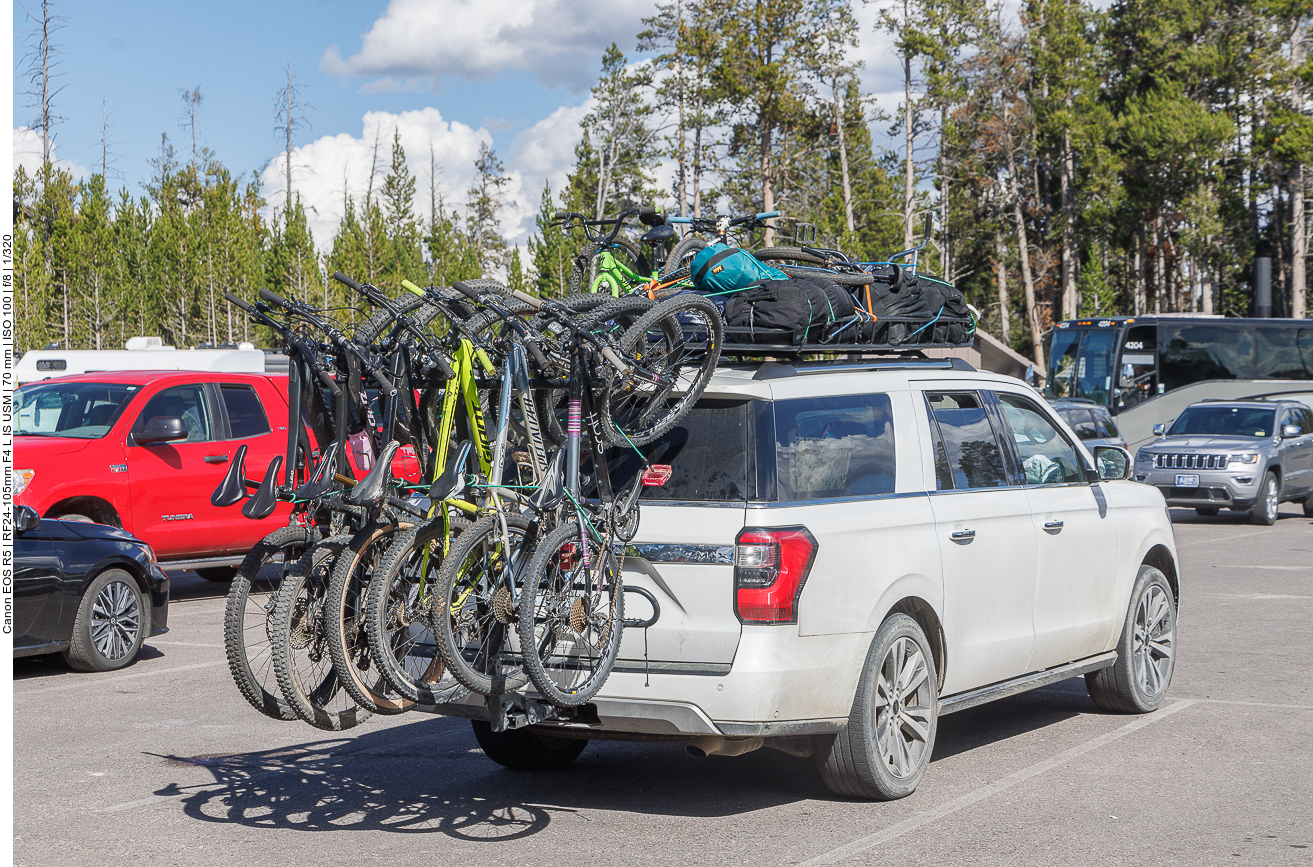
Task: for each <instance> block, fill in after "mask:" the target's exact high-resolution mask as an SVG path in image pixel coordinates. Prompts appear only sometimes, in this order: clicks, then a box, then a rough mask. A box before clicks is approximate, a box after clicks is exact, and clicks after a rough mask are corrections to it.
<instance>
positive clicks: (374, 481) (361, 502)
mask: <svg viewBox="0 0 1313 867" xmlns="http://www.w3.org/2000/svg"><path fill="white" fill-rule="evenodd" d="M399 448H401V443H399V442H397V441H396V440H389V441H388V444H387V445H385V446H383V453H382V454H380V455H379V456H378V460H377V461H375V462H374V466H372V467H370V468H369V472H367V473H365V477H364V478H363V479H361V480H360V481H359V482H357V483H356V486H355V487H354V488H352V489H351V493H349V494H347V497H346V501H347V502H348V503H350V504H351V505H353V506H365V505H370V504H373V503H377V502H378V501H379V499H380V498H381V497H382V496H383V488H384V487H386V486H387V483H388V480H389V479H391V478H392V458H393V457H394V456H395V455H396V453H397V449H399Z"/></svg>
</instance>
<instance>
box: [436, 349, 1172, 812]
mask: <svg viewBox="0 0 1313 867" xmlns="http://www.w3.org/2000/svg"><path fill="white" fill-rule="evenodd" d="M1094 451H1095V453H1094V454H1091V453H1090V452H1089V451H1087V450H1086V448H1085V447H1084V446H1083V445H1082V444H1081V441H1080V439H1079V438H1078V437H1077V436H1075V435H1074V434H1073V432H1072V431H1071V429H1070V428H1069V427H1068V426H1067V425H1066V424H1065V423H1064V422H1063V421H1062V420H1061V418H1060V417H1059V416H1058V415H1057V414H1056V413H1055V412H1054V410H1053V409H1052V408H1050V407H1049V406H1048V404H1047V403H1046V402H1045V401H1044V399H1043V398H1042V397H1040V396H1039V395H1038V394H1037V393H1036V392H1035V391H1034V390H1033V389H1031V388H1030V387H1028V386H1026V385H1025V384H1024V383H1022V382H1020V381H1018V380H1016V379H1012V378H1008V377H1004V376H999V375H994V374H989V373H978V372H975V371H973V370H971V369H970V368H969V367H968V366H966V365H964V364H963V363H962V362H958V361H947V360H945V361H939V360H933V361H927V360H907V361H902V360H900V361H895V362H862V363H848V364H825V365H811V366H809V365H802V364H799V365H797V366H790V365H781V364H773V363H768V364H765V365H764V366H754V367H731V368H722V369H720V370H718V371H717V372H716V374H715V376H714V377H713V379H712V382H711V384H710V386H709V387H708V388H707V391H706V393H705V395H704V397H703V398H702V399H701V400H700V402H699V403H698V405H697V406H696V407H695V408H694V410H693V411H692V412H691V414H690V415H689V416H688V417H687V418H686V419H685V420H684V421H683V422H682V424H681V425H680V426H679V427H677V428H676V429H674V430H673V431H671V432H670V433H669V434H667V435H666V436H664V437H662V438H661V439H660V440H658V441H657V442H655V443H653V444H651V445H649V446H646V447H644V452H645V454H646V455H647V456H648V457H649V459H650V460H651V461H652V462H653V463H658V464H669V465H671V467H672V474H671V476H670V478H669V480H668V481H667V482H666V483H665V484H664V486H661V487H652V488H648V489H647V490H646V491H645V493H644V499H643V501H642V520H641V524H640V527H639V531H638V536H637V537H636V538H635V540H634V541H633V542H632V543H631V544H630V545H629V546H628V547H627V548H626V557H625V560H624V570H625V572H624V580H625V584H626V586H635V587H640V588H643V589H644V590H646V591H647V592H649V593H651V594H652V595H653V597H654V598H655V599H657V600H658V602H659V605H660V617H659V619H658V620H657V622H656V623H655V625H653V626H651V627H650V628H648V629H646V630H644V629H639V628H630V629H627V630H626V631H625V633H624V639H623V643H622V646H621V651H620V658H619V660H618V661H617V663H616V666H615V668H614V670H613V672H612V674H611V676H610V679H609V680H608V681H607V683H606V685H605V686H604V687H603V688H602V690H601V692H600V693H599V694H598V696H597V697H596V698H595V699H594V701H593V702H592V703H591V704H590V705H587V706H585V707H584V708H583V709H581V710H580V712H579V713H578V714H577V715H575V716H574V717H572V718H565V719H558V720H552V719H550V718H549V719H542V718H540V717H539V718H532V717H530V716H528V715H525V716H522V717H518V718H513V717H510V716H505V715H503V714H501V713H489V711H488V710H487V707H488V705H486V704H485V702H484V700H483V699H482V697H479V696H466V697H464V698H461V697H459V696H457V697H453V699H452V700H451V701H450V702H448V703H446V704H443V705H439V706H438V707H437V708H436V710H437V712H439V713H446V714H451V715H458V716H465V717H469V718H471V719H473V720H474V727H475V734H476V735H477V736H478V738H479V741H480V743H481V744H482V745H483V747H484V749H485V752H487V754H488V755H489V756H490V757H492V758H493V759H494V760H495V761H498V762H501V763H503V764H507V765H510V766H515V767H548V766H552V765H556V764H562V763H564V762H567V761H569V760H570V759H573V758H574V756H577V755H578V754H579V751H580V749H582V743H581V741H586V740H587V739H605V738H621V739H627V740H635V739H637V740H642V739H651V740H684V741H686V742H687V749H688V750H689V752H691V753H693V754H695V755H708V754H722V755H738V754H741V753H745V752H748V751H751V750H755V749H757V748H759V747H762V746H766V747H772V748H775V749H779V750H783V751H786V752H790V753H793V754H796V755H804V756H813V757H814V758H815V761H816V763H817V765H818V766H819V769H820V772H821V774H822V776H823V778H824V780H825V782H826V783H827V784H828V785H829V787H830V788H831V789H832V790H833V791H835V792H836V793H839V794H842V795H847V796H854V797H870V798H895V797H901V796H903V795H906V794H909V793H910V792H911V791H912V790H913V789H914V788H915V787H916V785H917V783H918V782H919V780H920V779H921V776H922V774H923V773H924V771H925V769H926V766H927V765H928V763H929V760H930V756H931V753H932V751H933V748H934V741H935V730H936V725H937V720H938V718H939V717H940V716H941V715H943V714H947V713H952V712H954V711H957V710H961V709H964V708H968V707H972V706H974V705H977V704H980V703H983V702H987V701H990V700H993V699H996V698H1000V697H1003V696H1007V695H1012V694H1014V693H1017V692H1020V691H1023V690H1026V689H1032V688H1035V687H1039V686H1043V685H1045V684H1049V683H1053V682H1056V681H1059V680H1063V679H1066V678H1071V677H1076V676H1084V677H1085V680H1086V683H1087V685H1088V688H1089V692H1090V694H1091V696H1092V697H1093V699H1094V701H1095V703H1096V704H1097V705H1098V706H1099V707H1101V708H1103V709H1105V710H1110V711H1117V712H1128V713H1144V712H1148V711H1152V710H1154V709H1156V708H1157V707H1158V706H1159V704H1160V703H1161V702H1162V701H1163V698H1164V695H1165V694H1166V691H1167V688H1168V685H1169V683H1170V681H1171V677H1172V671H1173V666H1174V661H1175V650H1176V640H1175V635H1176V603H1177V598H1178V596H1179V592H1180V578H1179V574H1178V569H1177V556H1176V547H1175V541H1174V539H1173V535H1172V526H1171V522H1170V520H1169V519H1168V516H1167V513H1166V509H1165V507H1164V503H1163V497H1162V494H1160V493H1159V491H1158V490H1157V489H1155V488H1153V487H1151V486H1148V485H1143V484H1138V483H1136V482H1134V481H1128V480H1126V477H1127V475H1128V474H1129V472H1130V466H1129V464H1130V457H1129V455H1127V453H1126V452H1125V451H1124V450H1122V449H1119V448H1115V447H1099V448H1097V449H1095V450H1094ZM637 469H638V461H637V458H636V457H632V456H631V457H630V458H622V459H620V461H619V465H618V466H617V470H616V477H615V479H614V480H615V482H616V484H617V486H621V485H623V484H624V483H625V482H626V481H628V479H629V478H631V477H632V476H631V475H629V474H632V473H633V472H635V471H636V470H637ZM625 604H626V609H627V610H626V616H627V617H629V618H636V619H643V618H647V617H649V616H650V614H651V607H650V603H647V602H645V601H643V600H642V599H641V598H640V594H639V593H630V594H626V598H625ZM499 718H500V719H499ZM490 720H491V722H490ZM530 723H533V724H530ZM517 725H518V726H520V727H518V728H517V727H516V726H517Z"/></svg>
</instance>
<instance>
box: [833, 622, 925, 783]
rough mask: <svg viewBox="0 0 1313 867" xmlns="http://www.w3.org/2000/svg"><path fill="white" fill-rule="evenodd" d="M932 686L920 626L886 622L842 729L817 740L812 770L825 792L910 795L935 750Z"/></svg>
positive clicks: (908, 623)
mask: <svg viewBox="0 0 1313 867" xmlns="http://www.w3.org/2000/svg"><path fill="white" fill-rule="evenodd" d="M909 663H910V664H909ZM938 683H939V681H938V675H937V672H936V671H935V660H934V655H933V654H932V653H931V652H930V643H929V642H928V641H926V637H925V633H924V632H922V631H921V627H920V626H919V625H917V622H916V621H915V620H913V619H912V618H910V617H908V616H907V615H906V614H894V615H892V616H890V617H889V618H888V619H887V620H885V622H884V623H883V624H881V625H880V629H879V631H877V632H876V633H875V640H874V641H872V642H871V649H870V651H869V652H868V653H867V655H866V663H865V665H864V666H863V669H862V678H861V681H860V682H859V683H858V685H857V697H856V699H855V700H854V701H853V709H852V713H851V714H850V715H849V717H848V722H847V724H846V725H845V726H844V727H843V730H842V731H841V732H839V733H838V734H837V735H835V736H834V739H833V741H832V742H830V743H829V744H826V743H825V741H824V740H823V739H821V738H817V744H816V747H817V749H816V753H815V757H816V764H817V767H818V768H819V769H820V772H821V778H822V779H823V780H824V781H825V785H826V786H827V787H828V788H829V789H830V791H832V792H834V793H835V794H836V795H842V796H845V797H850V798H873V799H875V800H879V801H892V800H894V799H896V798H904V797H906V796H908V795H910V794H912V792H914V791H915V790H916V787H917V784H918V783H920V782H921V777H922V776H924V775H925V770H926V767H927V766H929V764H930V756H931V754H932V753H933V752H934V748H935V731H936V730H937V728H938V725H939V689H938Z"/></svg>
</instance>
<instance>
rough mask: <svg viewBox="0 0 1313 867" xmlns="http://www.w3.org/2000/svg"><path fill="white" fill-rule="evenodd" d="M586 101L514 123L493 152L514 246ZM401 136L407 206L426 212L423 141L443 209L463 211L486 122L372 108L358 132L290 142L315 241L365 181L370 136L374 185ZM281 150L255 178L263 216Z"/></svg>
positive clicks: (556, 169)
mask: <svg viewBox="0 0 1313 867" xmlns="http://www.w3.org/2000/svg"><path fill="white" fill-rule="evenodd" d="M591 106H592V103H591V101H585V102H584V103H583V104H582V105H578V106H568V105H567V106H562V107H560V108H558V109H556V110H555V111H554V112H552V113H551V114H550V115H548V116H547V117H545V118H543V119H542V120H540V121H538V122H537V123H536V124H534V125H533V126H531V127H529V128H527V129H525V130H522V131H521V132H520V133H519V134H518V135H517V136H516V137H515V140H514V141H513V142H512V144H511V146H510V148H509V150H508V151H507V152H506V153H503V154H500V155H499V156H501V158H502V162H503V164H504V165H505V167H506V176H507V177H508V178H509V179H510V183H508V184H507V186H506V189H505V195H506V204H505V207H504V209H503V211H502V231H503V233H504V234H505V235H506V237H507V239H508V240H509V241H510V242H511V243H513V244H517V245H521V244H523V243H524V242H525V240H526V239H527V238H528V236H529V235H530V234H532V233H533V231H534V229H535V226H534V221H533V218H534V215H535V214H536V213H537V212H538V203H539V199H540V197H541V195H542V188H543V182H544V181H550V182H551V185H552V190H553V191H559V190H560V189H561V187H562V185H563V184H564V183H565V179H566V176H567V175H568V174H569V171H570V169H571V168H572V167H573V165H574V147H575V145H576V144H577V143H578V141H579V136H580V133H579V120H580V119H581V118H582V117H583V116H584V115H585V114H587V113H588V111H589V109H590V108H591ZM394 130H396V131H398V132H399V133H400V135H401V146H402V147H403V148H404V149H405V151H406V165H407V167H408V168H409V169H410V173H411V175H412V176H414V178H415V180H416V191H415V213H416V215H417V216H418V217H420V218H421V219H424V220H427V219H428V216H429V143H430V142H432V145H433V153H434V157H435V159H436V161H437V173H436V174H437V187H438V192H439V194H440V195H442V196H443V197H444V200H445V202H446V205H447V207H448V208H449V209H451V208H454V209H456V210H458V211H461V212H464V210H465V197H466V191H467V190H468V189H469V188H470V185H471V183H472V181H473V179H474V161H475V159H476V158H477V157H478V154H479V144H480V143H481V142H489V143H491V141H492V136H491V134H490V133H489V132H488V130H487V129H484V128H482V127H480V128H479V129H473V128H471V127H469V126H467V125H465V124H463V123H460V122H457V121H447V120H444V119H443V118H442V115H441V113H440V112H439V111H438V110H437V109H436V108H425V109H421V110H418V111H406V112H401V113H400V114H392V113H390V112H384V111H375V112H369V113H368V114H366V115H365V116H364V119H363V121H362V124H361V133H360V135H359V136H355V135H351V134H349V133H339V134H338V135H330V136H323V137H321V138H318V139H316V140H315V141H312V142H310V143H308V144H305V145H302V146H301V147H297V148H293V149H292V190H293V192H294V193H295V194H296V195H299V196H300V197H301V202H302V204H303V205H304V206H305V208H306V216H307V218H308V220H309V224H310V231H311V234H312V235H313V236H314V239H315V246H316V247H318V248H319V249H320V250H321V251H327V250H328V249H329V247H330V246H331V245H332V242H333V235H334V234H335V233H336V232H337V227H338V223H339V222H340V221H341V219H342V215H343V213H344V207H345V198H346V196H348V195H349V196H351V197H352V199H353V200H354V201H355V202H356V203H357V205H358V204H359V203H360V202H361V201H362V200H363V199H364V196H365V191H366V189H367V187H368V185H369V166H370V163H371V161H373V159H374V143H375V140H376V139H377V142H378V173H377V175H376V176H375V179H374V190H375V192H377V191H378V189H379V186H380V185H381V184H382V182H383V177H384V176H385V175H386V174H387V171H388V165H389V161H390V159H391V153H392V134H393V131H394ZM285 165H286V163H285V157H284V155H283V154H281V153H280V154H278V155H277V156H276V157H274V159H273V160H272V161H271V162H270V163H269V165H268V166H266V167H265V170H264V174H263V176H262V178H261V180H262V181H263V184H264V194H265V199H266V200H267V201H268V202H269V203H270V204H269V207H268V209H267V211H266V214H265V216H266V217H272V215H273V212H274V211H275V210H281V209H282V207H283V202H284V201H285V199H286V196H285V190H286V180H285V174H284V173H285Z"/></svg>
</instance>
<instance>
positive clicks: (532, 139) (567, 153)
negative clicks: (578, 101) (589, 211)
mask: <svg viewBox="0 0 1313 867" xmlns="http://www.w3.org/2000/svg"><path fill="white" fill-rule="evenodd" d="M594 104H595V100H594V99H593V98H592V97H591V96H590V97H589V98H588V99H586V100H585V101H584V103H583V104H582V105H563V106H561V107H560V108H558V109H556V111H554V112H552V113H551V114H549V115H548V116H547V117H545V118H543V119H542V120H540V121H538V122H537V123H535V124H534V125H533V126H531V127H529V128H528V129H525V130H521V131H520V133H519V134H518V135H516V136H515V141H514V142H512V143H511V149H510V152H509V154H508V157H509V160H508V161H509V162H510V163H511V164H512V165H513V166H514V168H515V171H516V172H517V173H518V174H519V175H520V177H521V178H522V180H523V183H524V189H525V193H526V194H527V195H529V196H532V197H533V201H532V202H530V204H531V205H532V206H533V207H532V210H531V213H534V212H536V211H537V210H538V207H537V206H538V200H539V197H540V196H541V195H542V189H543V182H544V181H547V182H550V183H551V185H552V192H553V193H559V192H560V191H561V188H562V187H563V186H564V185H565V179H566V176H567V175H568V174H569V173H570V170H571V169H572V168H574V148H575V145H577V144H579V139H580V138H581V137H582V133H581V132H580V130H579V122H580V121H581V120H583V118H584V115H586V114H588V112H590V111H592V109H593V105H594Z"/></svg>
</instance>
